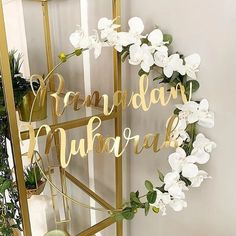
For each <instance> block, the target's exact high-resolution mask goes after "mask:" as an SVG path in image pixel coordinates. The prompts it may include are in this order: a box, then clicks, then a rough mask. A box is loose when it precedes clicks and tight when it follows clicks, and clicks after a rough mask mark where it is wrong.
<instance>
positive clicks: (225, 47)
mask: <svg viewBox="0 0 236 236" xmlns="http://www.w3.org/2000/svg"><path fill="white" fill-rule="evenodd" d="M23 6H24V17H25V29H26V36H27V43H28V54H29V59H30V61H29V64H30V69H31V73H36V72H37V73H45V64H44V60H45V57H44V56H45V55H44V51H42V49H41V48H42V43H43V38H42V27H41V26H42V25H41V21H40V19H41V18H40V17H41V15H40V14H38V12H39V10H40V4H38V3H36V2H30V1H24V5H23ZM37 8H38V9H37ZM79 8H80V6H79V1H78V0H68V1H63V0H59V1H51V3H50V13H51V21H52V25H53V28H52V35H53V43H54V45H55V46H54V54H55V58H56V55H57V54H58V53H59V52H60V51H62V50H63V51H68V50H70V49H71V47H70V45H69V40H68V37H69V34H70V33H71V32H72V31H73V30H74V28H75V26H76V24H79V23H80V15H79ZM122 9H123V15H122V21H123V23H124V24H125V22H127V20H128V18H129V17H132V16H140V17H141V18H143V20H144V22H145V25H146V30H147V31H149V30H151V29H152V28H153V26H154V25H155V24H158V25H159V26H160V28H161V29H162V30H163V31H165V32H167V33H171V34H172V35H173V37H174V42H173V49H174V50H178V51H179V52H182V53H183V54H185V55H188V54H191V53H194V52H197V53H199V54H200V55H201V58H202V64H201V67H200V72H199V74H198V78H199V82H200V84H201V89H200V90H199V92H198V93H197V94H196V95H195V97H196V98H203V97H207V98H208V100H209V102H210V106H211V109H212V110H213V111H215V117H216V122H215V123H216V126H215V128H214V129H212V130H204V132H205V133H206V135H207V136H209V137H210V138H211V139H213V140H214V141H215V142H216V143H217V145H218V147H217V149H216V150H215V151H214V152H213V155H212V159H211V160H210V162H209V163H208V164H207V165H206V166H204V169H205V170H206V171H208V172H209V173H210V175H211V176H212V177H213V179H211V180H207V181H205V183H204V184H203V185H202V186H201V188H199V189H196V190H194V189H192V190H191V192H190V193H188V194H187V201H188V208H187V209H185V210H184V211H183V212H181V213H175V212H173V211H172V210H169V211H168V215H167V216H165V217H162V216H161V215H158V216H156V215H153V214H150V216H148V217H145V216H144V214H143V212H139V213H138V214H137V216H136V218H135V219H134V220H133V221H132V222H130V223H129V224H128V228H127V230H126V233H125V235H127V236H144V235H148V236H154V235H160V236H172V235H178V236H180V235H181V236H189V235H191V236H199V235H208V236H222V235H225V236H235V235H236V226H235V223H234V222H235V219H236V202H235V199H236V188H235V179H236V171H235V165H236V159H235V155H234V142H235V140H234V137H235V132H236V125H235V122H234V120H235V117H234V116H235V115H236V106H235V105H234V102H235V100H236V93H235V87H236V80H235V72H234V70H235V68H236V59H235V54H236V46H235V41H236V28H235V22H236V14H235V12H236V2H235V1H234V0H224V1H213V0H205V1H196V0H181V1H179V0H165V1H164V0H146V1H143V0H140V1H134V0H130V1H123V7H122ZM110 13H111V4H110V2H109V1H108V0H99V1H90V2H89V14H90V15H89V26H90V27H91V29H93V28H95V27H96V22H97V20H98V19H99V18H100V17H102V16H109V17H110V16H111V14H110ZM32 19H34V20H32ZM123 28H125V26H124V27H123ZM17 47H18V45H17ZM110 58H111V52H110V51H109V50H105V51H104V52H103V54H102V56H101V57H100V58H99V60H98V61H96V62H95V61H94V60H93V59H91V77H92V81H93V83H92V88H93V89H97V90H100V91H101V92H102V93H109V94H111V90H112V79H111V76H112V72H111V63H110ZM78 65H79V66H78ZM123 68H124V73H123V74H124V76H123V81H124V83H123V84H124V88H127V89H128V90H129V91H131V90H133V89H136V88H137V70H136V68H132V69H131V68H130V67H129V66H128V65H127V64H126V65H124V66H123ZM62 73H63V74H64V75H65V77H66V78H68V81H67V88H68V89H73V90H81V91H82V92H83V88H84V84H83V79H82V78H83V67H82V60H81V59H79V62H78V60H73V61H72V62H70V63H69V64H68V65H66V67H65V68H63V70H62ZM152 85H153V86H154V85H156V83H153V84H151V85H150V87H151V86H152ZM171 110H172V108H171V107H169V108H160V107H158V108H157V107H153V108H152V109H151V110H150V111H149V112H147V113H143V112H141V111H134V110H128V111H127V112H126V113H125V118H124V127H126V126H129V127H131V128H132V129H133V131H134V133H139V134H141V135H144V134H146V133H149V132H163V131H164V124H165V119H166V118H167V116H168V114H169V112H170V111H171ZM68 117H70V116H69V115H68ZM150 120H151V121H152V122H150ZM111 128H112V124H111V123H110V124H108V128H107V124H106V125H104V126H103V132H108V133H109V134H112V132H111V131H110V132H109V130H111ZM79 133H80V134H79V135H81V136H84V130H81V131H80V132H79ZM70 135H71V137H74V136H77V137H78V133H73V132H72V133H71V134H70ZM167 155H168V151H165V150H164V151H162V152H161V153H159V154H153V153H152V152H151V151H145V153H143V155H140V156H139V157H135V156H134V154H133V153H132V151H131V149H128V150H127V153H126V156H125V161H124V169H125V172H126V175H125V177H124V181H125V190H126V191H125V192H128V191H135V190H136V189H140V190H142V189H144V187H143V182H144V180H145V179H150V180H153V181H155V180H156V179H157V175H156V169H157V168H160V169H164V170H166V168H167V165H166V162H167ZM95 168H96V171H95V178H96V181H95V184H96V191H97V192H98V193H99V194H101V195H103V196H104V197H105V198H106V199H108V200H109V201H110V202H114V201H113V200H114V188H113V184H114V177H113V174H114V170H113V160H112V158H101V157H96V158H95ZM71 171H72V172H73V173H75V174H76V175H78V177H80V178H81V179H82V180H84V181H85V182H86V183H88V176H87V162H86V161H84V160H83V161H82V160H81V159H79V160H75V161H73V167H71ZM71 191H72V194H73V196H75V197H78V196H79V197H80V199H82V200H84V201H87V202H88V198H87V197H85V196H83V195H82V193H81V192H80V191H77V190H75V188H74V187H72V186H71ZM125 197H126V196H124V198H125ZM87 213H88V212H87V211H86V210H83V209H81V208H77V207H73V215H74V220H73V224H72V228H73V232H78V231H79V230H82V229H84V228H85V227H87V226H89V225H90V218H89V215H88V214H87ZM85 214H86V215H87V216H88V217H84V215H85ZM102 217H104V216H101V217H100V216H99V218H102ZM103 235H107V236H113V235H115V234H114V229H113V228H111V229H108V230H105V231H104V232H103Z"/></svg>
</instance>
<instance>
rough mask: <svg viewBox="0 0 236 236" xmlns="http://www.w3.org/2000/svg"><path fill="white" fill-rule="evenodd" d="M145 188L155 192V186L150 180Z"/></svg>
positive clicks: (146, 182)
mask: <svg viewBox="0 0 236 236" xmlns="http://www.w3.org/2000/svg"><path fill="white" fill-rule="evenodd" d="M145 187H146V189H147V190H148V191H153V184H152V183H151V182H150V181H149V180H146V181H145Z"/></svg>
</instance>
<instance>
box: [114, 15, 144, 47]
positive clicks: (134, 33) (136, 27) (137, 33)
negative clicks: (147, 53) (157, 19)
mask: <svg viewBox="0 0 236 236" xmlns="http://www.w3.org/2000/svg"><path fill="white" fill-rule="evenodd" d="M128 24H129V28H130V29H129V32H119V33H118V38H117V44H118V45H122V46H124V47H126V46H128V45H132V44H137V45H141V43H142V42H141V39H142V38H143V36H142V35H141V34H142V32H143V30H144V24H143V21H142V19H141V18H139V17H133V18H131V19H130V20H129V22H128ZM118 49H120V47H118ZM119 51H122V50H119Z"/></svg>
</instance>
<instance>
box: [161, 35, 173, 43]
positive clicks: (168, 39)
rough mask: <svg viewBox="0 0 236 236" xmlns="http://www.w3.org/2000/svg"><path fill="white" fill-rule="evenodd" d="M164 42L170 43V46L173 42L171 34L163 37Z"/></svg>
mask: <svg viewBox="0 0 236 236" xmlns="http://www.w3.org/2000/svg"><path fill="white" fill-rule="evenodd" d="M163 41H164V42H168V43H167V45H170V44H171V43H172V41H173V37H172V35H170V34H164V35H163Z"/></svg>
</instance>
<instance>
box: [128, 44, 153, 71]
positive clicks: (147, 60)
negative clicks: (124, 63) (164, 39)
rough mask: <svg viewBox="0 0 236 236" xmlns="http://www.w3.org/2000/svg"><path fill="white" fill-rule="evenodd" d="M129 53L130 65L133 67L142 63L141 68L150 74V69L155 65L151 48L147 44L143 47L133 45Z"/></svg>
mask: <svg viewBox="0 0 236 236" xmlns="http://www.w3.org/2000/svg"><path fill="white" fill-rule="evenodd" d="M129 52H130V59H129V63H130V64H131V65H139V64H140V63H141V68H142V69H143V70H144V71H145V72H147V73H148V72H149V71H150V67H151V66H152V65H153V64H154V60H153V56H152V54H151V52H150V48H149V46H148V45H147V44H143V45H142V46H139V45H132V46H130V48H129Z"/></svg>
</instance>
